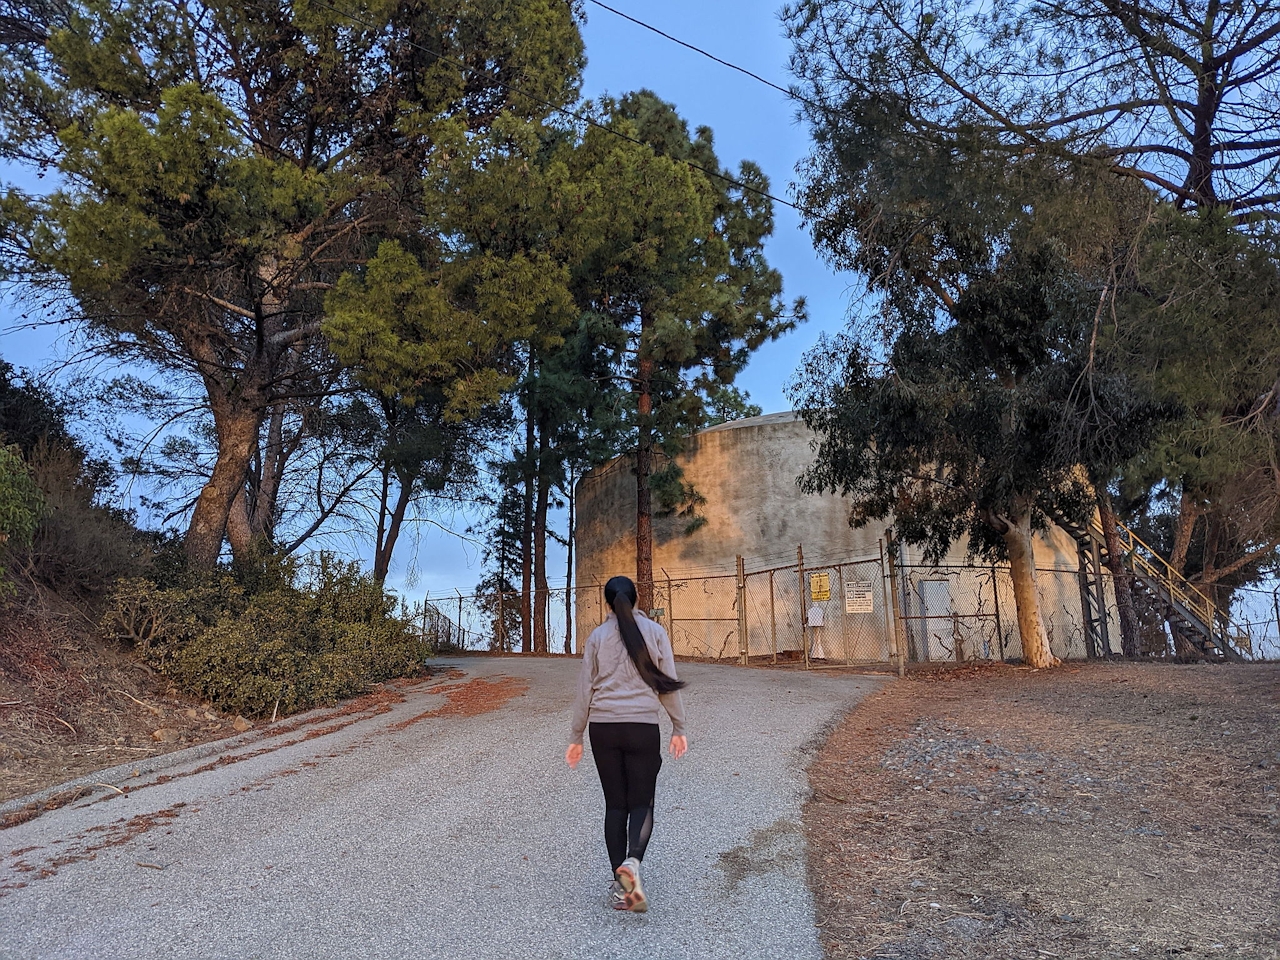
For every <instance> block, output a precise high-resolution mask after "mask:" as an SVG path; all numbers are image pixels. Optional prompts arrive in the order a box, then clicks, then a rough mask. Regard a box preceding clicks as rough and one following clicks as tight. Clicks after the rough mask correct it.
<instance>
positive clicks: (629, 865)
mask: <svg viewBox="0 0 1280 960" xmlns="http://www.w3.org/2000/svg"><path fill="white" fill-rule="evenodd" d="M614 875H615V876H616V877H617V878H618V883H619V884H620V885H621V886H622V890H623V898H622V901H621V902H619V903H615V904H614V906H613V908H614V909H615V910H630V911H631V912H632V913H644V912H645V911H646V910H648V909H649V900H648V898H647V897H646V896H645V895H644V886H643V885H642V884H641V883H640V861H639V860H637V859H636V858H635V857H627V859H625V860H623V861H622V865H621V866H620V867H618V869H617V870H615V871H614Z"/></svg>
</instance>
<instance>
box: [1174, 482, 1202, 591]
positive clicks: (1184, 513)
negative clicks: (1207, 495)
mask: <svg viewBox="0 0 1280 960" xmlns="http://www.w3.org/2000/svg"><path fill="white" fill-rule="evenodd" d="M1199 519H1200V506H1199V504H1197V503H1196V500H1195V497H1193V496H1192V495H1191V492H1190V491H1189V490H1188V489H1187V485H1186V484H1185V483H1184V484H1183V485H1182V499H1181V502H1180V503H1179V504H1178V525H1177V527H1176V528H1175V529H1174V531H1173V552H1172V553H1171V554H1170V555H1169V566H1171V567H1173V569H1174V570H1175V571H1177V572H1178V573H1185V571H1186V566H1187V550H1188V549H1190V547H1191V534H1192V533H1193V532H1194V531H1195V528H1196V521H1197V520H1199Z"/></svg>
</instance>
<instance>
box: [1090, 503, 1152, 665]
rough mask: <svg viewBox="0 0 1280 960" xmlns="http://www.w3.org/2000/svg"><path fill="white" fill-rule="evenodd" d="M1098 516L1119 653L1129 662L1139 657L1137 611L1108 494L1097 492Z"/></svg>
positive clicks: (1139, 627)
mask: <svg viewBox="0 0 1280 960" xmlns="http://www.w3.org/2000/svg"><path fill="white" fill-rule="evenodd" d="M1098 516H1099V518H1100V519H1101V521H1102V535H1103V539H1104V540H1106V543H1107V568H1108V569H1109V570H1110V571H1111V579H1112V583H1114V584H1115V591H1116V607H1117V608H1118V609H1119V611H1120V652H1121V653H1123V654H1124V655H1125V656H1126V657H1128V658H1129V659H1131V660H1132V659H1134V658H1136V657H1139V656H1141V655H1142V632H1141V626H1140V625H1139V623H1138V610H1137V607H1135V606H1134V603H1133V574H1132V573H1131V572H1130V571H1129V570H1127V569H1126V568H1125V565H1124V557H1122V556H1121V555H1120V534H1119V530H1118V529H1117V527H1116V515H1115V512H1114V511H1113V510H1112V509H1111V495H1110V494H1109V493H1107V492H1106V491H1105V490H1102V491H1100V492H1099V496H1098Z"/></svg>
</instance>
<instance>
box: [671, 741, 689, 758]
mask: <svg viewBox="0 0 1280 960" xmlns="http://www.w3.org/2000/svg"><path fill="white" fill-rule="evenodd" d="M688 749H689V741H688V740H686V739H685V738H684V737H672V738H671V755H672V756H673V757H675V758H676V759H677V760H679V759H680V758H681V757H683V756H684V752H685V751H686V750H688Z"/></svg>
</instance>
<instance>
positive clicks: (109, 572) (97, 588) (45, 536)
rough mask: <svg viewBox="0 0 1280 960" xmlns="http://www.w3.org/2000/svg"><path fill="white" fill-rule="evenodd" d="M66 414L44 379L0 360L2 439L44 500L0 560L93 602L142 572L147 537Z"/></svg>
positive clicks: (34, 582)
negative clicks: (115, 502) (33, 521)
mask: <svg viewBox="0 0 1280 960" xmlns="http://www.w3.org/2000/svg"><path fill="white" fill-rule="evenodd" d="M69 420H70V406H69V404H68V403H67V402H66V401H64V400H61V399H59V398H58V396H57V395H56V394H55V393H54V392H53V390H51V389H50V388H49V386H48V385H47V384H44V383H41V382H40V381H39V380H35V379H32V378H31V377H30V376H29V375H26V374H24V375H22V376H17V375H15V373H14V370H13V367H11V366H10V365H9V364H7V363H5V362H4V361H3V360H0V446H3V445H4V444H12V445H13V446H11V447H10V448H9V449H10V451H11V452H14V451H16V452H17V454H18V456H19V457H20V458H21V459H22V461H23V462H24V463H25V469H26V472H27V474H28V476H29V477H30V479H31V480H32V481H33V482H34V483H35V485H36V487H37V488H38V489H39V491H40V500H41V502H42V509H41V511H40V516H39V518H38V521H39V522H38V523H37V525H36V526H35V527H34V528H33V529H32V530H31V532H30V535H28V536H26V537H25V538H22V539H21V540H20V541H19V540H13V539H11V540H10V541H9V543H8V544H7V546H5V547H3V548H0V550H3V553H4V554H5V557H4V558H0V564H3V563H6V562H7V565H8V567H9V573H10V576H12V577H14V578H18V579H21V580H23V581H24V582H26V583H28V584H29V585H31V586H33V587H45V588H48V589H49V590H52V591H53V592H54V593H56V594H57V595H59V596H60V597H62V598H64V599H66V600H72V601H96V600H99V599H100V598H101V597H102V596H103V595H104V594H105V593H106V592H107V590H108V589H109V588H110V587H111V585H112V584H114V583H115V582H116V580H118V579H120V578H121V577H131V576H138V575H140V574H141V573H142V572H143V565H144V563H145V560H146V551H145V549H144V548H143V547H144V544H143V539H144V536H143V534H141V533H140V532H139V531H138V529H137V528H136V527H135V525H134V523H133V518H132V516H130V514H129V513H128V512H127V511H124V510H121V509H119V508H116V507H113V506H111V505H110V498H111V497H112V496H113V495H114V492H115V491H114V489H113V487H114V482H115V474H114V471H113V470H112V469H111V467H110V466H109V465H108V464H107V463H106V462H105V461H102V460H97V459H94V458H93V457H91V456H90V455H89V451H88V449H87V448H86V447H85V445H84V444H83V443H81V442H80V441H79V440H77V439H76V438H75V436H73V435H72V433H71V430H70V428H69V426H68V423H69ZM0 482H2V481H0ZM0 522H2V521H0Z"/></svg>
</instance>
